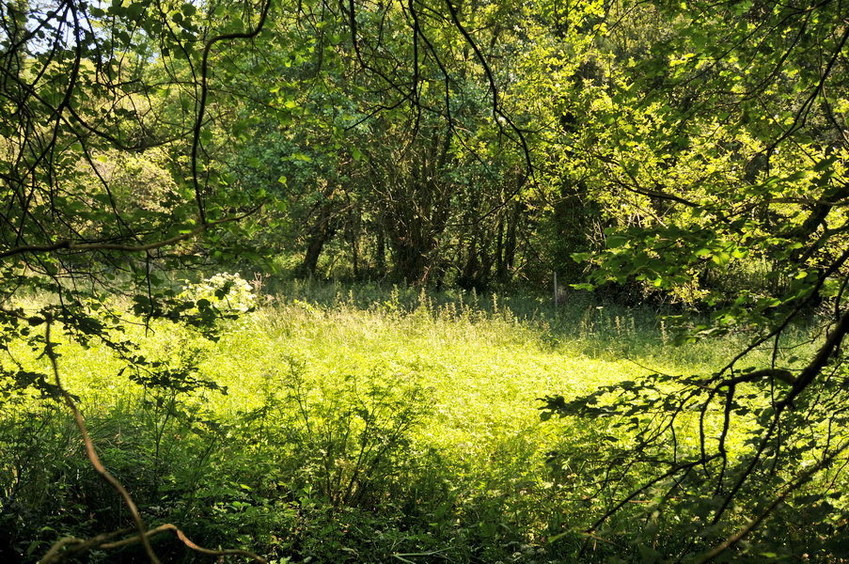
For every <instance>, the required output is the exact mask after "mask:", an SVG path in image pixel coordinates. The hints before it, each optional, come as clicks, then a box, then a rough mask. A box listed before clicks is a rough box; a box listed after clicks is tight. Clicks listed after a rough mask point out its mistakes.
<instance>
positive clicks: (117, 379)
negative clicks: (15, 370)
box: [0, 285, 766, 562]
mask: <svg viewBox="0 0 849 564" xmlns="http://www.w3.org/2000/svg"><path fill="white" fill-rule="evenodd" d="M261 302H262V305H261V306H260V307H258V308H257V309H256V310H255V311H253V312H250V313H247V314H245V315H243V316H242V317H241V318H240V319H238V320H235V321H228V322H226V324H225V326H224V327H223V332H222V334H221V336H220V339H219V340H217V341H210V340H206V339H203V338H202V337H200V336H199V335H197V334H196V333H194V332H193V331H191V330H189V329H186V328H180V327H176V326H174V325H169V324H154V325H153V326H151V327H145V326H144V324H142V323H138V324H137V325H135V326H130V327H129V328H128V332H129V333H130V336H131V337H133V338H134V339H135V340H137V341H139V342H140V343H141V344H142V352H143V354H145V355H146V356H148V357H149V358H151V359H158V360H160V361H162V362H163V365H162V367H163V368H162V374H167V375H168V377H169V378H170V380H169V385H168V386H162V385H159V384H160V383H161V382H159V381H157V380H156V379H155V378H153V377H151V376H150V375H147V377H146V378H147V379H145V375H135V376H134V375H132V374H128V373H120V374H119V372H120V366H121V364H120V362H118V361H116V360H114V359H113V358H111V356H110V355H109V353H107V351H106V349H105V348H103V347H100V346H98V345H96V344H93V345H92V346H91V347H90V348H88V349H83V348H80V347H79V346H76V345H70V344H65V345H63V346H62V347H61V349H60V350H61V353H62V357H61V358H60V368H61V371H62V374H63V377H64V384H65V386H66V387H67V388H68V389H69V390H70V391H71V392H72V393H73V394H75V395H76V396H78V397H79V402H80V405H81V407H82V410H83V412H84V413H85V414H86V417H87V419H88V423H89V426H90V428H91V432H92V435H93V437H94V439H95V441H96V443H97V445H98V448H99V449H100V451H101V453H102V456H103V459H104V462H105V463H106V465H107V466H108V467H109V469H110V470H111V471H112V472H113V473H114V474H115V475H116V476H117V477H118V478H119V479H120V480H122V481H123V482H124V483H125V484H126V485H127V487H128V488H129V489H130V491H131V492H132V493H133V495H134V496H135V498H136V500H137V502H138V503H139V505H140V507H141V508H142V511H143V513H144V514H145V516H146V517H147V519H148V520H149V522H150V523H152V524H158V523H161V522H174V523H178V524H179V525H180V526H182V527H183V528H184V530H185V531H186V532H187V533H188V534H189V535H190V536H191V537H193V538H194V539H195V540H196V541H197V542H199V543H201V544H206V545H208V546H219V545H221V546H242V547H245V548H248V549H250V550H253V551H256V552H258V553H259V554H262V555H264V556H265V557H267V558H269V559H271V560H272V561H278V562H290V561H291V562H308V561H312V562H342V561H352V562H432V561H433V562H435V561H447V562H497V561H503V562H508V561H509V562H513V561H515V562H520V561H521V562H561V561H571V560H573V559H574V558H576V554H577V552H576V551H577V550H578V549H579V547H580V546H581V545H582V543H583V541H584V540H585V537H584V536H582V535H581V534H579V532H578V531H580V530H581V529H582V528H583V527H586V526H587V525H588V524H589V523H590V522H591V519H592V518H593V516H594V515H595V514H597V510H598V508H599V507H602V506H603V505H604V504H605V503H607V502H608V501H609V500H608V499H606V498H604V496H601V495H599V496H594V493H593V492H594V490H593V487H594V486H593V485H592V484H593V482H594V476H593V474H594V472H599V471H600V470H599V468H598V467H597V464H596V462H595V460H594V452H595V454H597V449H598V448H600V445H604V444H605V443H604V442H603V440H602V439H601V437H604V436H609V435H610V433H615V432H616V431H615V430H612V429H611V428H609V423H608V422H606V421H604V420H598V421H590V422H588V421H586V420H582V421H578V422H574V421H569V420H550V421H541V419H540V411H539V407H540V405H541V402H540V401H539V398H541V397H543V396H545V395H549V394H563V395H565V396H566V397H573V396H575V395H578V394H582V393H589V392H592V391H594V390H595V389H597V388H598V387H600V386H603V385H610V384H613V383H616V382H619V381H623V380H635V379H640V378H642V377H644V376H645V375H646V374H649V373H651V372H652V371H659V372H667V373H673V374H677V373H698V372H704V373H708V372H710V371H712V370H715V369H717V368H718V367H719V366H720V365H721V364H722V363H723V362H725V361H726V360H727V355H728V354H729V353H730V352H732V351H734V350H736V349H737V348H738V347H739V346H740V345H741V344H742V342H743V341H742V338H740V339H735V338H733V337H726V338H725V339H724V340H723V341H722V342H721V343H716V342H714V343H705V342H700V343H694V344H687V345H683V346H681V347H673V346H672V345H671V343H670V339H671V334H670V331H669V330H668V329H667V327H666V326H665V323H664V322H663V321H662V320H661V318H660V317H659V316H657V315H656V312H653V311H649V310H645V309H642V310H626V309H621V308H616V307H613V306H609V305H604V306H603V305H599V304H596V303H594V302H592V301H591V300H589V299H588V298H587V297H585V296H582V295H580V294H576V295H575V296H573V297H572V298H571V299H570V300H567V302H566V303H565V304H563V305H560V306H559V307H557V308H554V307H553V306H551V305H550V304H548V301H547V300H546V299H544V298H539V299H530V298H526V299H522V300H520V299H518V298H517V299H513V300H505V299H503V298H500V297H494V296H487V297H482V296H475V295H473V294H453V295H444V296H440V297H431V296H428V295H425V294H419V293H416V292H414V291H411V290H401V289H398V288H394V289H387V290H385V291H379V290H378V289H375V288H374V287H367V288H358V289H350V288H342V287H335V286H324V287H316V286H310V287H304V286H298V285H290V286H288V287H285V288H279V289H275V290H274V291H269V292H268V293H266V294H265V295H264V296H262V297H261ZM137 321H140V320H137ZM15 354H16V358H17V361H18V362H20V363H21V365H27V366H30V365H31V366H34V367H37V366H38V365H39V364H44V363H45V362H46V361H45V359H44V358H37V357H36V354H35V353H32V352H31V351H26V350H17V351H15ZM764 354H766V353H764ZM134 381H135V382H134ZM175 382H177V384H179V385H175ZM4 401H5V403H6V409H5V410H4V411H3V414H2V415H0V449H2V451H3V455H4V456H3V460H5V462H4V463H3V466H2V474H0V480H2V485H3V494H4V498H5V502H4V513H3V517H2V518H3V520H4V522H3V523H2V527H0V529H4V530H5V531H6V532H5V533H4V535H5V537H6V538H3V539H0V540H3V542H4V543H6V544H7V545H8V546H10V547H14V549H15V550H17V551H19V552H22V553H23V554H25V555H28V557H31V558H33V559H35V558H36V557H37V556H38V555H40V554H41V553H43V552H44V551H45V550H46V548H47V547H48V546H49V544H50V543H51V542H52V541H54V540H55V539H56V538H57V537H58V536H61V535H67V534H75V535H79V536H86V535H92V534H96V533H97V532H102V531H104V530H112V529H114V528H115V525H116V523H124V522H126V521H127V514H126V511H125V509H124V508H123V507H122V505H121V503H120V501H119V500H118V499H117V498H116V496H114V494H113V492H112V491H111V490H109V489H108V487H107V486H105V485H104V484H102V483H101V482H100V481H99V479H98V477H97V476H96V475H95V474H94V473H93V471H92V470H91V468H89V466H88V464H87V461H86V460H85V459H84V457H83V456H82V454H81V441H80V439H79V437H78V435H77V434H76V433H75V430H74V428H73V427H72V423H71V421H70V418H69V416H68V415H67V413H66V412H65V410H63V409H62V408H60V407H59V406H58V404H57V403H56V402H53V401H50V400H36V399H32V398H27V397H24V396H22V395H20V394H17V395H15V394H9V395H7V397H6V398H5V400H4ZM694 436H695V435H694ZM608 440H622V441H626V440H627V439H625V438H624V437H619V438H617V437H614V438H613V439H608ZM564 452H565V453H567V454H565V455H564V454H563V453H564ZM157 549H158V550H159V551H161V552H163V553H164V554H167V555H168V559H169V560H176V561H179V560H183V559H185V560H191V559H193V558H199V557H196V556H193V555H191V554H190V553H187V552H186V551H185V550H183V549H182V547H180V546H178V545H177V544H176V543H175V544H171V543H169V542H168V541H159V544H157ZM136 550H137V549H135V548H132V547H131V548H128V549H123V550H118V551H117V552H116V551H112V552H103V553H95V554H94V555H93V558H94V559H104V560H108V561H132V559H133V558H135V557H137V556H140V553H137V552H135V551H136ZM632 550H635V549H632V548H629V547H627V546H620V545H612V546H605V545H604V543H602V544H601V545H600V546H598V547H597V548H596V552H590V553H589V554H586V553H585V554H584V555H583V556H582V557H581V558H582V559H590V558H592V557H593V554H595V555H596V556H597V557H598V559H603V558H606V557H608V556H611V555H616V554H621V555H627V554H630V553H631V551H632ZM89 557H92V556H91V555H89Z"/></svg>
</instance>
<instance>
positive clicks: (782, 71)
mask: <svg viewBox="0 0 849 564" xmlns="http://www.w3.org/2000/svg"><path fill="white" fill-rule="evenodd" d="M844 8H845V7H844V6H842V5H841V3H839V2H838V3H824V4H804V3H802V4H800V3H793V4H780V3H773V2H758V3H747V2H739V3H738V2H733V3H730V4H723V5H708V4H705V3H690V4H687V5H686V6H684V5H681V6H679V5H676V6H672V5H666V4H663V3H655V4H650V5H642V4H640V5H637V4H634V5H627V4H625V5H622V7H621V10H623V12H620V13H622V14H632V13H637V14H642V15H643V17H646V16H647V15H651V16H652V17H654V15H660V16H661V17H662V18H663V22H664V29H663V34H662V35H661V38H660V40H658V41H654V42H653V43H652V44H651V45H639V43H638V44H637V45H634V44H633V43H632V42H631V39H630V38H629V37H628V34H629V33H630V32H629V30H622V29H621V28H620V31H619V32H618V33H619V34H620V35H618V37H617V32H613V34H612V36H613V38H612V44H613V45H625V46H631V47H629V48H627V49H624V50H623V49H621V48H617V50H616V51H614V55H615V56H616V57H617V59H618V60H619V61H620V62H621V63H622V64H624V65H625V68H633V69H635V71H636V72H628V73H627V75H626V74H625V73H624V71H622V73H621V74H618V75H616V76H613V77H612V80H611V81H610V83H609V86H607V87H606V88H605V89H604V94H603V95H602V97H601V98H600V100H601V102H598V101H597V102H595V103H594V104H593V114H594V115H593V117H595V119H597V120H599V121H600V122H601V123H603V124H604V127H603V128H595V129H594V128H592V127H590V128H585V129H584V130H583V131H582V132H581V133H582V135H581V136H580V137H579V139H580V140H579V143H580V146H581V147H582V148H583V150H584V151H585V152H586V154H588V155H590V158H588V159H587V160H586V163H585V165H582V168H583V170H585V171H586V175H585V177H586V178H587V179H588V182H589V184H590V186H591V190H597V192H596V193H597V194H598V196H597V198H598V199H597V201H599V202H600V203H602V204H603V205H605V206H607V208H608V210H609V212H608V214H609V215H608V217H609V218H610V221H611V222H612V225H611V226H610V227H609V228H608V229H607V230H606V249H605V250H604V252H603V253H601V254H600V255H597V256H595V257H592V256H589V255H584V256H583V257H582V258H586V259H588V260H589V261H591V262H592V263H594V264H595V265H596V266H597V267H598V270H596V271H595V272H594V273H593V274H592V275H591V278H592V281H593V283H594V284H604V283H607V282H609V281H614V282H625V281H628V280H636V281H638V282H640V283H642V284H644V286H645V287H647V288H658V289H661V290H663V291H666V292H672V293H673V294H677V295H678V297H679V299H680V300H682V301H684V302H687V303H690V304H693V306H695V307H699V308H702V311H704V312H705V313H706V314H708V315H709V322H708V323H705V324H702V325H696V326H693V318H692V316H690V315H688V316H686V317H682V318H681V321H683V322H685V324H686V323H689V324H690V327H689V333H688V334H689V335H690V338H703V337H707V336H710V335H716V334H719V333H725V332H731V331H743V330H749V331H752V332H753V333H754V336H753V337H752V341H751V344H750V345H749V346H748V347H746V348H745V349H744V350H743V351H741V352H740V353H739V354H735V355H733V356H732V357H731V358H730V359H729V362H728V364H727V365H726V366H725V367H724V368H722V369H721V370H719V371H718V372H716V373H715V374H708V375H685V376H678V375H664V374H657V375H654V376H652V377H649V378H647V379H646V380H645V381H640V382H625V383H622V384H621V385H619V386H616V387H611V388H605V389H603V390H599V391H598V392H597V393H593V394H590V395H588V396H586V397H583V398H579V399H577V400H575V401H566V400H565V399H563V398H558V397H550V398H547V400H546V407H545V409H546V410H547V411H546V413H547V414H549V415H550V414H560V415H563V416H567V415H568V416H576V415H577V416H591V417H594V418H596V419H595V420H598V419H597V418H599V417H601V418H602V420H604V419H605V418H609V419H608V420H609V421H611V424H613V425H615V426H618V427H620V428H624V429H628V430H629V431H630V432H631V433H632V434H631V436H632V437H633V442H632V443H631V444H628V445H616V444H611V445H610V446H609V449H608V453H609V457H608V459H609V467H608V470H609V471H610V474H609V476H610V478H609V479H608V480H606V481H605V482H604V483H603V484H602V485H601V486H600V487H601V489H602V490H603V491H605V492H609V493H610V498H609V501H608V502H607V504H606V507H604V509H602V510H601V515H600V517H599V518H598V520H596V521H595V522H594V523H593V524H592V526H590V527H589V529H588V530H587V532H588V533H591V534H597V532H598V531H601V530H602V527H603V526H604V525H605V524H610V527H609V528H608V529H606V530H608V531H610V532H613V531H617V530H619V531H621V529H619V527H621V526H622V521H619V520H618V519H620V518H621V515H625V514H627V515H628V517H627V519H629V520H632V519H634V518H636V515H637V514H643V512H635V511H634V510H633V508H632V505H633V504H631V503H630V502H632V501H637V500H640V501H644V502H645V503H646V504H645V507H646V508H647V513H646V514H647V515H650V516H649V517H647V519H648V522H649V523H651V526H650V527H649V528H648V529H646V530H643V531H641V532H640V533H638V534H636V535H635V536H636V537H637V538H638V539H639V540H641V541H642V542H643V543H645V544H644V545H643V546H650V545H651V543H652V542H653V541H652V539H654V538H656V536H657V535H664V534H670V531H677V532H676V533H672V534H676V535H679V538H681V539H683V540H682V542H681V543H680V546H679V547H678V548H677V549H676V550H677V552H676V553H675V554H674V555H671V557H673V558H675V559H691V558H692V559H694V560H695V561H698V562H704V561H708V560H711V559H714V558H716V557H719V556H720V555H723V557H725V555H724V553H725V552H726V551H729V550H731V549H735V550H741V551H742V554H748V555H756V554H787V555H796V556H798V555H800V554H801V552H805V553H807V554H809V555H817V556H821V557H823V558H827V557H828V556H827V555H829V554H835V551H836V552H837V553H841V551H843V550H845V549H844V548H843V547H842V546H841V544H840V541H837V540H835V538H837V537H839V535H840V534H841V531H842V527H843V525H842V524H841V515H843V514H844V509H843V507H844V503H845V501H844V497H843V493H842V491H841V490H840V487H839V486H837V484H838V483H842V480H845V476H844V475H843V473H842V469H843V467H844V465H845V464H844V463H845V460H846V453H847V448H849V443H847V442H846V436H845V434H844V433H842V432H841V431H839V430H838V429H839V428H840V427H841V426H843V425H845V419H844V415H843V414H844V411H845V404H846V397H845V395H844V388H845V387H844V386H843V384H842V382H843V379H844V377H845V370H846V367H845V362H844V355H843V354H842V347H841V345H842V343H843V339H844V337H845V335H846V333H847V330H849V314H847V311H846V307H845V303H844V299H843V294H844V291H845V287H846V280H847V278H846V276H847V270H846V267H845V263H846V259H847V257H849V254H847V250H846V248H845V237H844V236H843V233H844V231H845V227H846V217H845V214H844V213H843V211H842V210H841V207H842V205H843V203H845V199H844V196H845V195H844V194H843V192H844V190H845V187H846V185H847V179H846V177H845V170H846V169H845V166H846V159H847V156H849V155H848V154H847V145H846V138H845V136H844V135H843V132H844V130H845V127H846V123H845V114H841V113H840V111H836V110H835V108H842V107H844V105H845V104H844V101H843V99H842V98H841V96H842V94H841V93H842V92H844V91H845V88H846V84H845V76H846V74H845V72H844V67H845V64H846V57H845V49H846V42H847V38H849V26H847V22H846V20H845V17H844V16H843V13H844ZM613 15H615V14H613ZM641 49H646V50H648V52H649V56H648V57H645V58H644V59H642V60H640V61H635V60H634V59H632V58H631V57H632V56H633V55H632V53H634V52H635V51H636V52H639V51H640V50H641ZM597 100H598V98H597ZM614 210H615V211H614ZM817 307H822V308H823V309H821V310H820V311H821V312H822V317H818V318H816V319H817V323H819V324H820V327H821V332H819V333H817V336H816V337H815V340H814V341H813V342H812V343H811V346H812V349H813V352H811V353H810V355H809V356H808V357H807V358H804V357H803V358H797V357H798V356H803V355H799V354H794V353H793V352H792V351H794V350H799V343H797V342H794V340H793V338H792V337H791V335H790V333H791V331H790V329H789V328H790V327H791V325H792V324H793V323H794V322H795V321H798V320H799V319H800V318H803V317H805V316H810V312H811V311H812V310H814V309H815V308H817ZM764 349H768V350H771V361H770V362H769V364H768V365H767V366H763V365H760V366H759V365H753V362H754V361H753V360H752V359H753V358H754V356H753V354H752V353H754V352H755V351H757V350H764ZM694 423H695V424H696V425H697V426H698V429H699V432H698V434H697V436H696V437H695V440H692V439H691V438H689V437H690V436H689V435H688V434H687V429H688V428H690V427H691V426H692V425H693V424H694ZM623 469H626V470H623ZM620 487H621V488H623V489H622V490H617V489H616V488H620ZM770 517H773V518H775V519H776V521H777V523H776V524H775V525H774V526H770V522H769V519H768V518H770ZM791 523H792V525H791ZM800 523H805V524H806V525H805V526H807V527H811V528H812V529H811V530H814V531H816V533H815V534H813V535H811V536H809V537H805V538H806V546H805V547H804V549H803V548H801V547H800V546H798V545H797V544H796V543H797V542H798V540H797V539H798V538H799V535H800V532H799V530H798V529H796V526H798V525H799V524H800ZM811 537H813V538H814V539H817V540H815V541H814V540H812V539H811ZM666 556H667V557H669V556H670V555H666ZM658 557H659V555H658Z"/></svg>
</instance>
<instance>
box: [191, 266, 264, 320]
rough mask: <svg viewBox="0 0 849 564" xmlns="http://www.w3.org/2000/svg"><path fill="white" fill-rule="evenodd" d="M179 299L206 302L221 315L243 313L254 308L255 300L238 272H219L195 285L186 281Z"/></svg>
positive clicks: (250, 288)
mask: <svg viewBox="0 0 849 564" xmlns="http://www.w3.org/2000/svg"><path fill="white" fill-rule="evenodd" d="M179 297H181V298H183V299H186V300H191V301H194V302H199V301H201V300H207V301H208V302H209V306H210V307H213V308H215V309H217V310H218V311H219V312H221V313H223V314H239V313H245V312H247V311H249V310H251V309H253V308H254V307H255V306H256V300H257V298H256V294H254V292H253V288H252V287H251V285H250V283H249V282H248V281H247V280H245V279H244V278H242V277H241V276H240V275H239V273H238V272H236V273H233V274H231V273H229V272H219V273H218V274H216V275H214V276H211V277H210V278H207V279H206V280H203V281H201V282H198V283H195V284H192V283H189V282H188V281H186V284H185V285H184V286H183V291H182V292H181V293H180V296H179Z"/></svg>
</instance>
